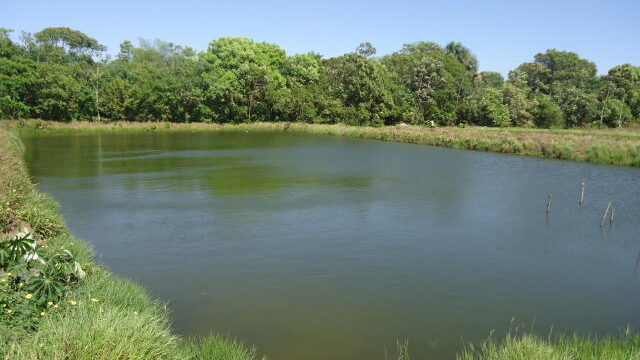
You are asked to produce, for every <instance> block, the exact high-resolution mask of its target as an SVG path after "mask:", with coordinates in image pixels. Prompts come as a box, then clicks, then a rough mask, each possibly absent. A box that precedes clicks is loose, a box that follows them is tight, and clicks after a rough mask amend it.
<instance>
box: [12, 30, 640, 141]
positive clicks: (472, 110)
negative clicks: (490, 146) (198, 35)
mask: <svg viewBox="0 0 640 360" xmlns="http://www.w3.org/2000/svg"><path fill="white" fill-rule="evenodd" d="M10 35H11V31H10V30H6V29H0V117H3V118H24V117H34V118H43V119H51V120H59V121H74V120H80V119H82V120H101V121H109V120H138V121H153V120H162V121H175V122H192V121H200V122H253V121H304V122H343V123H348V124H358V125H383V124H395V123H398V122H409V123H413V124H428V125H431V124H432V123H436V124H438V125H454V124H460V123H464V124H475V125H483V126H528V127H531V126H539V127H547V128H557V127H577V126H611V127H614V126H626V125H630V124H632V123H634V122H638V121H640V67H638V66H634V65H630V64H625V65H620V66H616V67H614V68H612V69H611V70H609V72H608V74H607V75H605V76H600V77H599V76H597V75H596V67H595V65H594V64H593V63H592V62H590V61H588V60H585V59H582V58H580V57H579V56H578V55H577V54H575V53H572V52H566V51H558V50H555V49H551V50H547V51H546V52H544V53H539V54H537V55H535V57H534V61H533V62H527V63H524V64H522V65H520V66H518V67H517V68H516V69H514V70H513V71H511V72H509V77H508V80H506V81H505V80H504V78H503V77H502V75H501V74H499V73H496V72H477V59H476V57H475V56H474V55H473V53H472V52H471V50H470V49H468V48H466V47H465V46H464V45H462V44H460V43H458V42H450V43H449V44H447V46H445V47H444V48H443V47H441V46H440V45H438V44H436V43H433V42H425V41H423V42H416V43H412V44H405V45H404V46H403V47H402V49H400V50H399V51H398V52H396V53H393V54H391V55H387V56H383V57H382V58H379V59H378V58H373V55H375V48H374V47H373V45H371V44H370V43H362V44H360V45H359V46H358V48H357V49H356V51H355V52H354V53H352V54H346V55H343V56H338V57H334V58H330V59H322V57H321V56H320V55H318V54H314V53H309V54H298V55H292V56H287V55H286V54H285V52H284V50H282V49H281V48H280V47H278V46H277V45H274V44H268V43H264V42H254V41H253V40H250V39H245V38H237V37H226V38H220V39H217V40H214V41H212V42H211V43H210V44H209V47H208V49H207V51H206V52H203V53H200V54H196V52H195V51H194V50H193V49H192V48H190V47H187V46H181V45H177V44H174V43H171V42H166V41H162V40H153V41H149V40H144V39H140V41H139V43H138V45H137V46H134V44H133V43H132V42H131V41H128V40H127V41H124V42H122V43H121V44H120V51H119V53H118V54H117V56H116V57H115V58H114V59H110V58H108V57H103V51H104V49H105V48H104V46H102V45H101V44H100V43H99V42H98V41H97V40H95V39H93V38H91V37H89V36H88V35H86V34H84V33H82V32H80V31H77V30H73V29H69V28H65V27H54V28H46V29H44V30H42V31H40V32H38V33H36V34H35V35H31V34H28V33H23V36H22V39H21V42H14V41H13V40H12V39H11V37H10Z"/></svg>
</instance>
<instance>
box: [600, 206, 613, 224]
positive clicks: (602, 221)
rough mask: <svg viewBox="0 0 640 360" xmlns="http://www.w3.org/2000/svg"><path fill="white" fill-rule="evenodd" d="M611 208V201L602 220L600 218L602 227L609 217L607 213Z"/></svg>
mask: <svg viewBox="0 0 640 360" xmlns="http://www.w3.org/2000/svg"><path fill="white" fill-rule="evenodd" d="M609 208H611V201H609V204H607V210H605V211H604V215H602V220H600V227H603V226H604V221H605V220H606V219H607V215H608V214H609Z"/></svg>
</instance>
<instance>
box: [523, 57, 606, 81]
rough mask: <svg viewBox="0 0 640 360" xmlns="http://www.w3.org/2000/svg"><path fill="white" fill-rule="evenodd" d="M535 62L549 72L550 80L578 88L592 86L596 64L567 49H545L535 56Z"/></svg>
mask: <svg viewBox="0 0 640 360" xmlns="http://www.w3.org/2000/svg"><path fill="white" fill-rule="evenodd" d="M535 62H536V63H538V64H540V65H542V66H544V67H545V68H547V69H548V70H549V72H550V75H551V76H550V79H549V80H550V82H562V83H568V84H570V85H573V86H576V87H579V88H593V86H594V85H595V81H596V72H597V69H596V65H595V64H594V63H592V62H591V61H588V60H585V59H582V58H580V57H579V56H578V54H576V53H573V52H569V51H558V50H555V49H550V50H547V51H546V52H545V53H539V54H536V56H535Z"/></svg>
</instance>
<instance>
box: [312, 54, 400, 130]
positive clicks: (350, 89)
mask: <svg viewBox="0 0 640 360" xmlns="http://www.w3.org/2000/svg"><path fill="white" fill-rule="evenodd" d="M323 70H324V73H323V76H324V88H325V89H326V91H327V92H328V93H329V94H331V95H333V96H334V97H336V98H337V99H339V101H340V105H341V106H340V107H334V108H333V109H329V110H330V111H333V112H334V115H335V116H336V117H337V119H338V120H339V121H341V122H346V123H350V124H357V125H367V124H368V125H382V124H384V123H388V122H394V120H393V119H392V117H393V116H392V114H391V110H392V108H393V107H394V98H393V94H392V85H391V76H390V74H389V73H388V71H387V70H386V69H385V68H384V66H382V65H381V64H380V63H379V62H377V61H375V60H372V59H368V58H366V57H364V56H362V55H358V54H346V55H343V56H340V57H336V58H332V59H329V60H325V61H324V62H323Z"/></svg>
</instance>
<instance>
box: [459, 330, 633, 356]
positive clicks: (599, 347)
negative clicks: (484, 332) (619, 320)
mask: <svg viewBox="0 0 640 360" xmlns="http://www.w3.org/2000/svg"><path fill="white" fill-rule="evenodd" d="M638 359H640V334H636V333H634V332H632V331H631V330H630V329H627V330H626V331H624V332H623V333H622V334H621V335H619V336H617V337H612V336H607V337H603V338H595V337H594V338H592V337H582V336H578V335H560V336H558V337H554V338H552V339H543V338H541V337H538V336H534V335H528V334H525V335H512V334H509V335H507V336H506V337H505V338H504V339H502V340H500V341H497V340H496V339H494V338H492V337H490V338H489V339H488V340H486V341H485V342H483V343H482V344H480V345H479V346H469V347H467V349H466V350H465V351H464V352H463V353H462V354H460V355H458V356H457V358H456V360H638Z"/></svg>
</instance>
